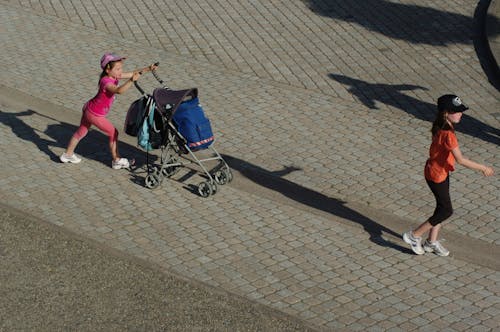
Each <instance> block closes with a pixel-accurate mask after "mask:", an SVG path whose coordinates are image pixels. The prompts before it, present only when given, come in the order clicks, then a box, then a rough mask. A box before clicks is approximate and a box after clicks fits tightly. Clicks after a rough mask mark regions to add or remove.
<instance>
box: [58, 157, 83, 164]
mask: <svg viewBox="0 0 500 332" xmlns="http://www.w3.org/2000/svg"><path fill="white" fill-rule="evenodd" d="M59 160H60V161H61V162H62V163H63V164H68V163H69V164H78V163H80V162H81V160H78V161H73V160H69V159H61V158H59Z"/></svg>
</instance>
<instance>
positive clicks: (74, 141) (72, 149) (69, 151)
mask: <svg viewBox="0 0 500 332" xmlns="http://www.w3.org/2000/svg"><path fill="white" fill-rule="evenodd" d="M78 142H80V139H79V138H76V137H75V136H73V137H71V139H70V140H69V143H68V147H67V148H66V155H68V156H72V155H73V153H75V149H76V146H77V145H78Z"/></svg>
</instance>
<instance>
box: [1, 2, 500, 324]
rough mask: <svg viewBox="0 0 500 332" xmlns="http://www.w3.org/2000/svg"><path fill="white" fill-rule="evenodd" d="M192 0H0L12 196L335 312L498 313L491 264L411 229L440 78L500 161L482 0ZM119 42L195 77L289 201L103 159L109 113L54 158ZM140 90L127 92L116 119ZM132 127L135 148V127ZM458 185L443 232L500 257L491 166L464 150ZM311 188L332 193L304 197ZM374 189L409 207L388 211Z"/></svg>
mask: <svg viewBox="0 0 500 332" xmlns="http://www.w3.org/2000/svg"><path fill="white" fill-rule="evenodd" d="M417 3H418V4H417ZM196 4H197V7H194V4H193V3H186V4H182V5H180V4H178V3H175V2H173V1H163V2H160V1H156V2H154V1H143V2H141V4H139V3H133V2H128V1H115V2H113V5H114V7H111V6H110V5H109V4H106V5H97V4H95V3H94V2H92V1H78V2H77V1H68V2H66V1H65V2H62V1H61V2H57V1H51V2H48V1H14V0H9V1H3V2H2V4H1V5H0V22H2V23H1V25H0V35H1V38H2V40H1V41H2V51H1V52H2V62H3V63H2V67H3V71H2V72H1V73H0V79H1V81H2V84H3V88H2V91H3V94H4V96H5V95H6V94H8V97H9V98H7V97H4V98H3V99H2V104H1V107H2V109H1V110H0V111H1V117H0V118H1V120H2V121H1V124H0V132H1V137H2V140H1V141H0V151H1V152H2V156H3V158H2V165H3V174H2V177H1V178H0V183H1V190H0V197H1V199H2V201H6V202H9V204H11V205H12V206H14V207H17V208H22V209H23V210H25V211H27V212H29V213H32V214H35V215H38V216H39V217H42V218H44V219H47V220H50V221H51V222H53V223H56V224H58V225H61V226H63V227H66V228H68V229H71V230H73V231H77V232H78V233H81V234H84V235H86V236H88V237H90V238H93V239H96V240H98V241H100V242H105V243H106V244H107V245H109V246H111V247H113V248H117V249H120V250H123V251H124V252H126V253H129V254H132V255H135V256H137V257H140V258H144V259H146V260H148V261H151V262H153V263H156V264H158V265H159V266H161V267H162V268H164V269H165V270H173V271H175V272H176V273H180V274H182V275H185V276H189V277H192V278H194V279H196V280H198V281H202V282H206V283H208V284H210V285H213V286H216V287H222V288H224V289H226V290H229V291H231V292H234V293H236V294H239V295H243V296H245V297H247V298H249V299H251V300H255V301H257V302H259V303H262V304H266V305H269V306H271V307H273V308H277V309H279V310H282V311H284V312H286V313H289V314H293V315H296V316H297V317H299V318H301V319H303V320H305V321H307V322H309V323H311V324H315V325H317V326H320V327H324V328H326V329H329V328H342V327H348V328H349V329H352V330H356V329H360V330H365V329H366V327H373V328H374V329H390V328H395V329H402V330H411V329H415V328H422V329H425V328H428V329H431V330H432V329H443V330H445V329H446V328H449V329H453V330H471V329H477V330H488V329H491V330H494V329H498V328H499V327H500V323H499V321H498V318H497V316H498V313H499V311H500V306H499V303H500V301H499V293H500V292H499V288H498V285H499V284H498V282H499V278H500V274H499V272H498V267H497V266H495V265H489V266H487V267H485V265H487V264H481V262H479V261H477V264H474V262H472V263H471V262H470V260H469V261H467V259H465V258H464V257H461V256H460V255H458V254H457V255H455V256H454V257H451V258H446V259H445V258H438V257H432V256H424V257H414V256H413V255H410V254H409V252H408V250H407V249H405V248H404V246H403V243H402V241H401V240H400V239H399V237H398V234H399V232H400V231H401V230H405V229H408V228H409V227H411V226H412V225H415V224H416V223H417V222H421V221H422V220H423V219H424V218H425V217H426V216H428V215H429V213H431V212H432V208H433V204H434V202H433V198H432V195H430V193H429V192H428V189H427V188H426V185H425V182H424V181H423V178H422V174H421V173H422V166H423V163H424V162H425V158H426V154H427V148H428V144H429V127H430V123H429V121H430V120H432V116H433V106H432V103H433V100H434V99H435V98H436V97H437V96H438V95H440V94H442V93H446V92H450V91H451V92H455V93H457V94H459V95H461V96H462V98H463V99H464V101H465V102H466V103H468V104H470V106H471V111H470V112H467V113H466V114H465V115H464V118H463V124H462V125H461V126H460V128H459V130H458V131H459V134H458V135H459V141H460V143H461V146H462V151H463V152H464V153H465V155H466V156H468V157H470V158H471V159H476V160H478V161H481V162H484V163H487V164H490V165H492V166H493V167H494V168H495V169H497V170H499V169H500V159H499V155H500V154H499V142H500V141H499V129H498V128H499V125H498V124H499V123H498V122H499V118H500V115H499V112H500V111H499V107H498V106H499V105H500V104H499V98H498V97H499V94H498V91H497V90H495V88H494V87H493V86H492V85H491V84H490V83H489V82H488V79H487V77H486V75H485V73H484V72H483V71H482V63H481V61H480V60H478V54H477V52H476V51H475V50H476V48H477V46H476V45H475V44H474V42H473V37H474V36H475V35H474V31H475V30H474V29H475V25H476V24H477V23H476V21H475V20H474V17H475V14H476V11H477V9H476V8H475V7H474V4H471V3H470V2H467V1H452V0H447V1H442V2H439V4H436V3H435V2H432V1H419V2H416V1H398V2H390V1H381V0H379V1H375V0H370V1H362V2H357V3H356V4H353V3H352V2H346V1H332V2H321V1H292V2H289V1H286V2H282V1H272V2H260V1H252V2H245V1H242V2H237V1H234V2H227V3H226V2H220V1H219V2H214V1H211V2H208V1H207V2H204V1H198V2H196ZM497 19H498V18H497ZM406 20H407V21H406ZM422 22H424V23H422ZM428 22H431V23H428ZM435 22H439V24H437V23H435ZM401 26H403V27H404V28H401ZM410 27H411V28H410ZM108 50H114V51H116V52H119V53H123V54H126V55H127V56H128V57H129V58H128V59H127V60H126V63H125V65H126V67H128V68H133V67H136V66H137V67H138V66H142V65H146V64H148V63H151V62H154V61H160V63H161V66H160V69H159V74H160V76H162V77H164V79H166V80H167V82H168V84H169V86H171V87H175V88H184V87H192V86H196V87H198V88H199V89H200V98H201V100H202V102H203V105H204V107H205V110H206V112H207V114H208V115H209V117H210V118H211V120H212V123H213V126H214V130H215V132H216V135H217V138H218V141H217V143H216V146H217V149H218V150H219V152H221V153H223V154H224V156H225V157H226V158H227V160H228V161H229V162H230V165H231V166H232V167H233V169H234V170H235V173H237V174H241V175H240V176H241V177H244V176H245V174H248V173H247V172H246V171H247V170H249V169H250V170H253V171H256V172H258V173H260V174H268V175H271V177H268V178H267V179H268V181H266V182H263V181H260V182H259V181H258V179H252V178H251V177H249V180H252V181H254V182H255V183H254V187H251V188H258V187H263V188H267V190H271V191H273V190H274V191H275V194H277V195H278V196H288V198H291V199H292V203H286V202H284V201H283V200H282V199H273V198H272V197H270V195H261V194H260V191H259V190H256V192H251V190H243V189H244V188H242V187H240V186H238V183H235V184H231V185H227V186H224V187H221V188H219V191H218V193H217V194H216V195H214V196H213V197H210V198H208V199H204V200H203V199H200V198H199V197H198V196H197V195H195V194H193V192H192V188H193V185H194V184H197V183H198V182H199V181H201V178H198V177H197V176H192V177H189V176H188V175H189V173H188V174H186V172H183V173H180V174H179V175H178V176H177V177H176V178H174V179H171V180H166V181H165V182H164V183H163V185H162V186H161V188H159V189H157V190H154V191H151V190H148V189H145V188H144V187H143V186H142V179H143V176H144V173H141V172H140V171H138V172H133V173H128V172H121V171H120V172H116V171H113V170H112V169H111V168H110V167H109V165H108V153H107V151H106V150H105V149H102V150H98V151H96V150H95V146H99V145H98V144H97V143H98V142H100V143H101V146H103V147H104V146H106V144H105V140H106V139H105V138H104V136H103V135H101V134H99V133H97V132H92V133H91V134H90V135H89V137H88V138H86V142H85V143H82V144H81V146H79V148H78V152H79V153H80V154H81V155H82V156H83V157H84V162H83V163H82V164H79V165H63V164H60V163H58V162H57V156H58V155H59V154H60V153H61V152H62V151H63V148H64V145H65V144H66V142H67V140H68V138H69V137H70V135H71V134H72V132H73V130H74V129H75V128H76V125H77V124H78V121H79V109H80V108H81V105H82V103H83V102H84V101H85V100H86V99H88V98H89V97H90V96H92V95H93V93H95V84H96V81H97V77H98V74H99V70H98V69H99V68H98V60H99V58H100V56H101V55H102V53H104V52H105V51H108ZM479 59H481V54H480V56H479ZM140 83H141V85H143V87H145V88H146V90H147V91H150V90H152V89H153V88H154V87H156V86H157V85H158V83H156V82H155V81H154V79H153V78H152V77H151V76H144V77H143V78H142V79H141V81H140ZM137 96H138V94H136V93H135V92H133V91H129V92H128V93H127V94H125V95H123V96H120V97H119V98H118V99H117V101H116V103H115V105H114V106H113V107H114V110H113V111H112V114H111V116H110V119H111V120H112V121H113V122H114V123H115V124H116V125H117V127H118V128H120V127H121V126H122V123H123V118H124V113H125V110H126V109H127V108H128V105H129V104H130V103H131V102H132V101H133V100H134V99H135V98H137ZM14 97H15V98H14ZM13 99H15V101H13ZM121 110H122V111H121ZM120 139H122V140H123V146H122V150H123V151H124V153H128V154H129V155H135V156H138V161H139V162H141V161H142V159H141V158H143V153H142V152H139V151H138V150H137V149H136V148H135V144H134V141H133V140H131V138H130V137H125V135H122V136H121V137H120ZM96 170H97V172H96ZM247 176H248V175H247ZM269 179H271V180H269ZM272 179H275V180H272ZM278 182H279V183H285V184H286V185H288V187H287V188H289V187H290V186H292V187H293V188H294V189H295V190H296V193H298V194H296V195H295V196H293V197H291V196H290V193H289V192H288V191H285V190H283V191H279V190H278V189H277V188H278V186H277V185H276V183H278ZM452 187H453V200H454V203H455V215H454V216H453V217H452V219H451V220H450V222H449V223H448V224H446V226H445V230H444V232H443V234H444V236H445V237H447V235H449V236H450V237H452V238H457V237H461V238H462V239H464V240H463V241H464V245H462V243H454V244H452V243H450V247H451V246H456V247H457V250H458V247H464V246H465V247H467V245H469V244H472V243H478V241H479V242H480V243H483V244H484V246H486V248H488V252H485V253H484V255H485V256H488V255H489V256H492V257H495V256H496V257H497V256H498V244H500V227H499V225H498V222H497V221H498V219H499V215H500V204H499V201H500V200H499V192H500V191H499V181H498V176H495V177H493V178H483V177H481V176H480V175H479V174H474V173H473V172H472V171H469V170H466V169H464V168H461V167H459V169H458V171H457V172H456V174H453V179H452ZM302 196H311V197H319V198H321V199H322V200H323V201H324V202H326V205H329V207H328V208H325V205H321V206H320V205H314V203H311V202H310V201H309V202H306V203H305V204H306V205H308V207H309V208H310V209H303V208H302V207H301V204H300V203H302V204H304V201H301V197H302ZM352 202H355V203H356V204H357V205H356V206H357V207H359V208H358V209H355V208H350V207H349V206H350V205H349V203H352ZM363 206H364V207H366V208H363ZM311 209H313V210H314V209H316V210H318V209H319V210H321V211H319V212H321V213H315V212H314V211H311ZM368 209H374V210H375V211H383V212H384V213H387V219H394V220H399V221H401V222H400V223H399V224H398V223H396V224H394V223H393V224H391V226H390V227H385V226H383V225H385V222H386V220H385V217H377V216H382V215H383V214H374V215H371V214H370V213H368V212H367V211H369V210H368ZM370 211H371V210H370ZM378 218H380V219H378ZM360 225H362V226H363V227H360ZM367 225H369V227H368V226H367ZM374 230H376V232H374ZM374 233H375V234H374ZM375 235H376V236H375Z"/></svg>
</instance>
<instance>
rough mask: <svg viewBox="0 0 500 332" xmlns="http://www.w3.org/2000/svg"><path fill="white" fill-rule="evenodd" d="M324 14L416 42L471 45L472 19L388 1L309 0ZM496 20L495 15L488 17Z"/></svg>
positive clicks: (389, 35) (308, 2)
mask: <svg viewBox="0 0 500 332" xmlns="http://www.w3.org/2000/svg"><path fill="white" fill-rule="evenodd" d="M306 3H307V4H308V5H309V8H310V9H311V10H312V11H313V12H315V13H317V14H319V15H322V16H325V17H330V18H333V19H337V20H342V21H346V22H352V23H356V24H359V25H361V26H363V27H364V28H365V29H367V30H370V31H375V32H377V33H380V34H383V35H385V36H387V37H390V38H394V39H399V40H406V41H408V42H410V43H413V44H429V45H447V44H457V43H458V44H470V41H471V30H472V27H473V24H474V22H473V20H474V19H473V18H471V17H468V16H465V15H461V14H456V13H452V12H450V11H443V10H439V9H434V8H429V7H423V6H419V5H413V4H403V3H399V2H394V1H388V0H357V1H353V0H306ZM488 19H491V20H497V21H498V18H496V17H488Z"/></svg>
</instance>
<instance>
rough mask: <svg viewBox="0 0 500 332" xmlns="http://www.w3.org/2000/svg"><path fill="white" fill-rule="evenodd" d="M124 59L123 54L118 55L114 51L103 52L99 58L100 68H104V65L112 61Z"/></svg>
mask: <svg viewBox="0 0 500 332" xmlns="http://www.w3.org/2000/svg"><path fill="white" fill-rule="evenodd" d="M124 59H126V57H124V56H119V55H116V54H114V53H105V54H104V55H103V56H102V58H101V68H102V69H104V68H106V65H107V64H108V63H110V62H113V61H121V60H124Z"/></svg>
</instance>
